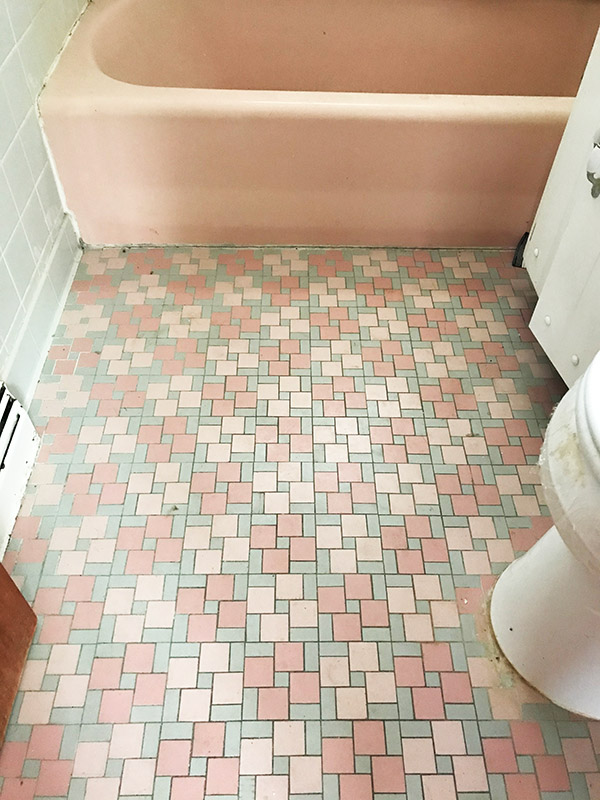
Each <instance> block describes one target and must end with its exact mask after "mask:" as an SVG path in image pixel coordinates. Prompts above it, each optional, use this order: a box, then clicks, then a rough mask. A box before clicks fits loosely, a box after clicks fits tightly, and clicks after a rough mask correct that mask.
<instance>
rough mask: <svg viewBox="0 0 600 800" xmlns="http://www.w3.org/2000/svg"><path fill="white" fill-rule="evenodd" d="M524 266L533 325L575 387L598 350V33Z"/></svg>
mask: <svg viewBox="0 0 600 800" xmlns="http://www.w3.org/2000/svg"><path fill="white" fill-rule="evenodd" d="M524 265H525V267H526V269H527V270H528V271H529V273H530V276H531V279H532V281H533V283H534V285H535V287H536V289H537V291H538V293H539V300H538V303H537V305H536V308H535V311H534V314H533V317H532V319H531V325H530V327H531V330H532V331H533V333H534V334H535V336H536V338H537V339H538V341H539V342H540V344H541V345H542V347H543V348H544V350H545V352H546V353H547V355H548V357H549V358H550V360H551V361H552V363H553V364H554V366H555V367H556V369H557V370H558V372H559V373H560V374H561V376H562V377H563V379H564V381H565V383H566V384H567V385H568V386H571V385H572V384H573V383H574V381H575V380H576V379H577V377H578V376H579V375H580V374H581V373H582V372H583V371H584V370H585V368H586V367H587V365H588V364H589V363H590V361H591V360H592V358H593V357H594V355H595V354H596V352H597V351H598V350H600V307H599V301H600V35H599V36H598V37H597V38H596V43H595V45H594V48H593V50H592V53H591V55H590V59H589V61H588V66H587V68H586V71H585V74H584V77H583V80H582V82H581V86H580V88H579V92H578V93H577V97H576V98H575V101H574V103H573V108H572V111H571V116H570V117H569V122H568V123H567V127H566V129H565V134H564V136H563V139H562V141H561V144H560V147H559V149H558V152H557V155H556V159H555V162H554V165H553V167H552V170H551V172H550V176H549V178H548V183H547V185H546V188H545V190H544V195H543V197H542V200H541V203H540V206H539V209H538V212H537V214H536V218H535V222H534V225H533V228H532V232H531V236H530V239H529V242H528V243H527V248H526V250H525V257H524Z"/></svg>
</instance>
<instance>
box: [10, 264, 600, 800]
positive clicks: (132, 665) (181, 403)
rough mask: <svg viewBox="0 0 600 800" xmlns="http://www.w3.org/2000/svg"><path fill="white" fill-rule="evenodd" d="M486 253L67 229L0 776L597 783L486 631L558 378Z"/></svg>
mask: <svg viewBox="0 0 600 800" xmlns="http://www.w3.org/2000/svg"><path fill="white" fill-rule="evenodd" d="M509 263H510V254H509V253H498V252H495V253H491V252H486V253H480V252H475V253H467V252H455V251H452V252H450V251H442V252H439V251H433V252H428V251H427V252H421V251H414V252H413V251H373V250H371V251H369V250H350V251H324V250H314V251H310V250H298V249H269V250H261V251H251V250H244V251H236V250H211V249H206V248H172V249H168V250H161V249H152V250H141V249H131V250H127V251H120V250H115V249H113V250H104V251H89V252H88V253H87V254H86V255H85V257H84V260H83V263H82V265H81V267H80V269H79V272H78V275H77V277H76V280H75V283H74V285H73V290H72V293H71V295H70V297H69V301H68V305H67V308H66V310H65V312H64V314H63V317H62V321H61V324H60V327H59V330H58V333H57V336H56V339H55V343H54V346H53V347H52V350H51V352H50V356H49V359H48V361H47V364H46V368H45V371H44V375H43V378H42V381H41V383H40V386H39V389H38V392H37V395H36V400H35V402H34V405H33V414H34V416H35V419H36V422H37V424H38V425H39V427H40V429H41V430H43V444H42V449H41V453H40V458H39V464H38V466H37V467H36V469H35V473H34V477H33V481H32V485H31V486H30V488H29V490H28V494H27V497H26V501H25V506H24V509H23V513H22V515H21V517H20V519H19V521H18V523H17V526H16V529H15V532H14V535H13V537H12V541H11V544H10V549H9V551H8V552H7V555H6V558H5V563H6V564H7V565H8V567H9V569H11V571H12V574H13V575H14V577H15V579H16V580H17V581H18V582H19V584H20V585H21V586H22V587H23V591H24V593H25V595H26V596H27V598H28V599H29V600H30V601H32V602H33V605H34V608H35V610H36V612H37V613H38V615H39V618H40V624H39V628H38V632H37V634H36V640H35V644H34V646H33V647H32V650H31V654H30V658H29V661H28V664H27V668H26V672H25V675H24V678H23V682H22V687H21V689H22V690H21V692H20V693H19V696H18V698H17V703H16V706H15V709H14V713H13V717H12V723H11V725H10V728H9V731H8V738H7V742H6V744H5V746H4V748H3V750H2V752H1V755H0V775H2V776H3V786H2V790H1V796H2V800H31V799H32V798H34V797H35V798H38V799H40V798H50V797H61V798H68V800H115V798H128V797H130V798H138V800H140V798H142V799H143V798H154V799H155V800H167V798H171V799H172V800H201V799H202V798H211V799H212V798H215V799H216V798H219V799H220V800H227V798H229V799H231V798H243V800H254V798H257V799H258V800H267V799H268V800H283V798H293V799H294V800H310V798H326V799H327V800H338V799H339V800H366V798H375V800H400V799H401V798H408V800H452V799H453V798H459V799H460V800H483V799H484V798H493V800H534V798H544V800H568V799H569V798H570V799H571V800H598V798H600V776H599V774H598V761H597V757H596V752H597V751H598V749H599V748H600V726H599V725H598V724H594V723H590V724H588V723H587V722H585V721H583V720H581V719H579V718H576V717H574V716H572V715H570V714H568V713H567V712H563V711H561V710H560V709H557V708H555V707H554V706H552V705H550V704H548V703H547V702H546V701H544V699H543V698H541V697H540V696H539V695H537V694H536V693H535V692H534V691H533V690H532V689H530V688H529V687H527V686H526V685H525V684H523V683H522V682H521V681H520V680H519V679H518V678H516V677H515V676H514V675H513V673H512V672H511V670H510V669H509V668H508V666H507V665H506V664H505V663H504V661H503V659H502V658H501V657H500V656H499V654H498V652H497V650H496V648H495V646H494V643H493V640H492V637H491V634H490V631H489V627H488V625H487V621H486V620H487V618H486V612H485V605H486V599H487V596H488V593H489V589H490V587H491V586H492V585H493V583H494V580H495V576H496V575H498V574H499V573H500V572H501V571H502V569H503V568H504V567H505V566H506V564H507V563H509V562H510V561H511V560H512V559H513V558H514V556H515V554H516V553H518V552H521V551H523V550H526V549H527V548H528V547H529V546H530V545H531V544H532V543H533V542H534V541H535V540H536V539H537V538H538V537H539V536H540V535H541V534H542V533H543V532H544V530H545V529H546V528H547V526H548V521H547V519H545V518H544V514H545V512H546V510H545V508H544V507H543V506H542V505H541V503H542V500H541V497H540V490H539V485H538V474H537V468H536V466H535V464H536V457H537V453H538V451H539V447H540V443H541V434H542V432H543V428H544V425H545V424H546V422H547V419H548V415H549V413H550V411H551V408H552V406H553V404H554V402H556V401H557V400H558V398H559V397H560V396H561V393H562V392H563V391H564V387H562V386H561V384H560V383H559V381H558V380H557V379H556V377H555V375H554V373H553V372H552V370H551V369H550V367H549V366H548V363H547V361H546V359H545V357H544V356H543V354H542V353H541V351H540V349H539V348H538V346H537V345H536V344H535V343H534V342H533V340H532V337H531V335H530V333H529V331H528V329H527V318H528V315H529V313H530V310H531V308H532V305H533V302H534V296H533V293H532V290H531V287H530V284H529V282H528V279H527V276H526V274H525V273H524V272H523V271H522V270H517V269H514V268H512V267H510V266H509Z"/></svg>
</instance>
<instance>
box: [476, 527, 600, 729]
mask: <svg viewBox="0 0 600 800" xmlns="http://www.w3.org/2000/svg"><path fill="white" fill-rule="evenodd" d="M491 618H492V627H493V629H494V633H495V635H496V639H497V640H498V644H499V645H500V647H501V649H502V651H503V652H504V655H505V656H506V657H507V659H508V660H509V661H510V663H511V664H512V665H513V667H514V668H515V669H516V670H517V672H519V673H520V674H521V675H522V676H523V677H524V678H525V680H527V681H528V683H530V684H531V685H532V686H534V687H535V688H536V689H537V690H538V691H540V692H541V693H542V694H543V695H545V696H546V697H548V698H549V699H550V700H552V702H554V703H556V705H559V706H561V707H563V708H566V709H568V710H569V711H573V712H575V713H577V714H582V715H583V716H586V717H591V718H592V719H600V576H598V575H597V574H594V573H593V572H591V571H590V570H588V569H587V568H586V567H584V566H583V565H582V564H581V563H580V562H579V561H578V560H577V559H576V558H575V557H574V556H573V555H572V554H571V551H570V550H569V549H568V548H567V546H566V545H565V543H564V542H563V540H562V538H561V537H560V534H559V533H558V531H557V530H556V528H555V527H552V528H551V529H550V530H549V531H548V533H546V534H545V535H544V536H543V537H542V538H541V539H540V540H539V542H537V543H536V544H535V545H534V546H533V547H532V548H531V550H529V552H527V553H526V554H525V555H524V556H522V557H521V558H519V559H517V561H515V562H514V563H513V564H511V565H510V566H509V567H508V568H507V569H506V570H505V571H504V572H503V573H502V575H501V576H500V578H499V580H498V583H497V584H496V586H495V588H494V592H493V594H492V603H491Z"/></svg>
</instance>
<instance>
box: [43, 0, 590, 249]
mask: <svg viewBox="0 0 600 800" xmlns="http://www.w3.org/2000/svg"><path fill="white" fill-rule="evenodd" d="M599 22H600V4H599V3H597V2H591V1H590V0H518V2H517V0H514V1H513V0H486V1H485V2H482V0H451V2H444V1H443V0H437V2H426V3H424V2H422V0H374V1H371V2H367V0H328V2H327V3H323V2H321V0H271V2H264V1H261V0H206V2H205V1H204V0H202V2H200V0H198V1H195V0H170V1H169V2H168V3H167V2H163V0H95V2H94V3H93V4H91V5H90V7H89V8H88V10H87V11H86V13H85V15H84V18H83V20H82V22H81V24H80V26H79V27H78V29H77V31H76V32H75V34H74V36H73V38H72V40H71V42H70V43H69V45H68V46H67V48H66V50H65V52H64V53H63V55H62V57H61V60H60V63H59V65H58V67H57V69H56V71H55V73H54V74H53V76H52V77H51V79H50V80H49V82H48V86H47V88H46V89H45V91H44V93H43V95H42V98H41V108H42V116H43V119H44V123H45V126H46V129H47V133H48V138H49V141H50V145H51V148H52V151H53V153H54V156H55V159H56V162H57V166H58V171H59V174H60V177H61V179H62V182H63V185H64V188H65V192H66V196H67V201H68V204H69V206H70V208H71V209H72V210H73V211H74V213H75V215H76V217H77V220H78V222H79V225H80V228H81V233H82V236H83V238H84V239H85V240H86V241H87V242H90V243H95V244H98V243H107V242H112V243H126V242H155V243H173V242H207V243H208V242H213V243H217V242H231V243H236V244H266V243H292V242H293V243H312V244H347V245H351V244H357V245H360V244H364V245H366V244H372V245H394V244H396V245H422V246H432V247H433V246H464V245H466V246H485V245H492V246H500V245H509V246H510V245H514V243H515V242H516V240H517V239H518V238H519V236H520V235H521V233H522V232H523V231H524V230H525V229H527V228H528V226H529V225H530V223H531V221H532V218H533V214H534V211H535V208H536V206H537V202H538V200H539V197H540V194H541V191H542V188H543V185H544V183H545V180H546V177H547V174H548V170H549V168H550V165H551V163H552V159H553V156H554V153H555V151H556V147H557V145H558V142H559V139H560V136H561V133H562V130H563V128H564V125H565V122H566V119H567V116H568V113H569V109H570V105H571V100H570V99H569V98H570V97H571V96H573V95H574V94H575V92H576V89H577V85H578V82H579V79H580V77H581V74H582V72H583V68H584V66H585V62H586V59H587V55H588V53H589V50H590V49H591V45H592V41H593V38H594V35H595V32H596V29H597V27H598V24H599Z"/></svg>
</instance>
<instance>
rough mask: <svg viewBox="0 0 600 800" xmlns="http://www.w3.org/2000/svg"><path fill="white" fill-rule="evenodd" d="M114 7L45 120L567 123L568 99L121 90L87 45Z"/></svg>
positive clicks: (79, 42) (89, 31) (75, 59)
mask: <svg viewBox="0 0 600 800" xmlns="http://www.w3.org/2000/svg"><path fill="white" fill-rule="evenodd" d="M120 5H121V3H120V0H95V2H94V3H90V4H89V5H88V7H87V9H86V11H85V13H84V14H83V15H82V17H81V20H80V22H79V25H78V26H77V28H76V30H75V31H74V33H73V35H72V36H71V38H70V40H69V41H68V43H67V45H66V47H65V48H64V50H63V52H62V54H61V57H60V58H59V59H58V61H57V63H56V65H55V68H54V71H53V72H52V74H51V75H50V76H49V78H48V80H47V81H46V83H45V85H44V87H43V89H42V92H41V95H40V98H39V104H40V110H41V112H42V115H44V113H51V114H55V113H60V114H67V115H73V116H78V115H79V114H88V115H89V114H90V112H92V113H97V114H103V115H112V114H117V115H123V116H126V117H127V116H139V115H145V114H148V115H150V114H151V115H157V116H161V117H162V116H165V117H166V116H169V115H172V114H175V115H177V116H180V117H181V116H183V117H187V116H193V117H198V116H206V117H211V116H215V117H216V116H218V117H234V116H240V115H243V116H252V117H261V118H265V117H266V118H268V117H270V116H276V117H278V118H281V117H287V116H290V117H298V116H300V117H307V118H312V119H324V118H330V119H361V118H363V119H382V120H386V119H390V120H392V119H398V118H403V119H413V120H414V119H422V120H424V121H425V120H431V121H433V120H438V121H440V122H442V121H444V120H448V121H452V122H457V121H461V120H464V121H465V122H466V121H469V122H473V121H477V120H479V119H480V120H482V121H483V120H486V121H488V122H489V121H496V122H504V123H507V124H515V123H516V124H534V123H535V124H540V123H544V122H547V123H550V124H552V123H555V122H557V121H563V120H566V118H567V116H568V114H569V112H570V110H571V105H572V102H573V97H557V96H544V95H542V96H539V95H464V94H463V95H460V94H415V93H383V92H382V93H376V92H321V91H295V90H257V89H208V88H207V89H203V88H197V87H192V88H189V87H178V86H173V87H170V86H166V87H163V86H148V85H145V84H134V83H128V82H126V81H123V80H119V79H117V78H113V77H112V76H111V75H108V74H107V73H106V72H104V71H103V70H102V68H101V67H100V65H99V63H98V61H97V59H96V55H95V47H94V40H95V38H96V34H97V33H98V31H99V28H100V27H103V26H104V25H105V24H107V23H108V21H109V20H107V16H113V15H114V14H116V13H117V12H118V10H119V8H118V7H119V6H120Z"/></svg>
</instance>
